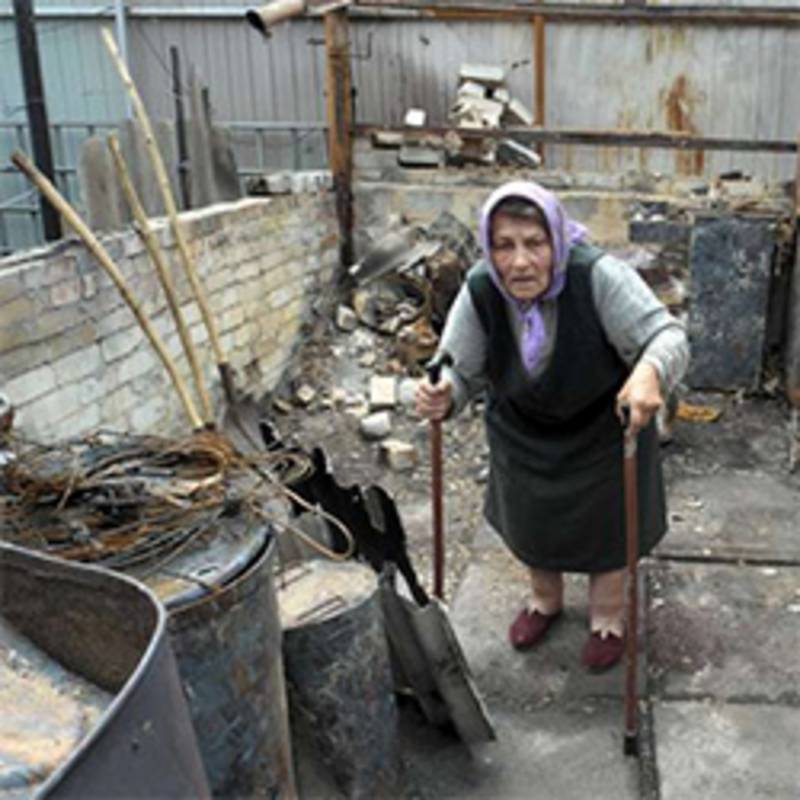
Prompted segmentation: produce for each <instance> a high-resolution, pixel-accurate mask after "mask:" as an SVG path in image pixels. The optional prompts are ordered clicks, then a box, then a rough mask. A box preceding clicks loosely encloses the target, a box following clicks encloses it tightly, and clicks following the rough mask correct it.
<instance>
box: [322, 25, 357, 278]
mask: <svg viewBox="0 0 800 800" xmlns="http://www.w3.org/2000/svg"><path fill="white" fill-rule="evenodd" d="M325 53H326V76H325V77H326V81H325V84H326V89H327V96H328V162H329V164H330V169H331V172H332V173H333V186H334V191H335V192H336V216H337V219H338V221H339V261H340V263H341V265H342V266H343V267H349V266H350V265H351V264H352V263H353V261H354V253H353V194H352V185H351V184H352V174H353V146H352V128H353V100H352V77H351V73H350V25H349V22H348V19H347V11H346V10H345V9H337V10H335V11H330V12H329V13H327V14H325Z"/></svg>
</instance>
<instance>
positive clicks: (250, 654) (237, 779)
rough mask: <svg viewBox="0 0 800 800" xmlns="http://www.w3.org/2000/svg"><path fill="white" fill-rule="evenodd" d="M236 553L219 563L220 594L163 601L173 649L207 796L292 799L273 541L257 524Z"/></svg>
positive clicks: (186, 595)
mask: <svg viewBox="0 0 800 800" xmlns="http://www.w3.org/2000/svg"><path fill="white" fill-rule="evenodd" d="M254 536H255V539H254ZM254 543H255V544H257V545H258V546H257V547H256V548H254ZM237 550H238V553H239V555H238V556H236V557H235V558H234V557H233V556H232V554H231V553H230V552H228V553H227V554H226V555H225V557H224V559H222V560H220V558H219V557H217V558H216V561H217V565H218V567H219V569H221V570H222V571H227V573H228V575H229V577H228V579H227V582H225V583H223V584H222V586H221V588H219V589H216V590H211V591H207V592H206V593H205V596H204V597H201V598H200V599H195V598H196V593H191V594H187V593H183V594H178V595H175V596H173V597H171V598H168V599H167V600H166V604H167V608H168V610H169V623H168V625H169V631H170V637H171V642H172V647H173V649H174V650H175V655H176V657H177V660H178V668H179V670H180V674H181V679H182V681H183V685H184V688H185V690H186V693H187V698H188V701H189V708H190V711H191V714H192V719H193V721H194V725H195V729H196V730H197V732H198V739H199V744H200V752H201V754H202V757H203V763H204V764H205V767H206V771H207V773H208V779H209V783H210V785H211V790H212V793H213V795H214V796H215V797H219V798H233V797H235V798H243V797H259V798H261V797H267V798H293V797H295V796H296V791H295V783H294V771H293V767H292V755H291V739H290V734H289V718H288V710H287V700H286V688H285V683H284V675H283V656H282V653H281V627H280V619H279V616H278V608H277V602H276V598H275V589H274V583H273V559H274V554H275V551H276V542H275V537H274V536H273V535H272V533H271V531H270V530H269V528H261V529H260V530H258V531H256V532H255V533H254V534H252V535H251V534H248V535H247V536H244V537H240V538H239V545H238V547H237ZM242 553H244V554H249V555H248V556H247V557H246V558H243V557H242ZM253 554H254V555H253ZM217 556H219V554H217ZM207 558H210V554H207ZM223 562H224V563H223ZM200 569H205V570H207V571H208V572H209V573H211V572H215V571H219V570H218V569H216V568H212V567H210V566H208V565H206V567H201V568H200ZM236 569H238V570H239V574H238V575H234V573H235V570H236ZM214 582H215V584H217V585H219V583H220V581H218V580H215V581H214Z"/></svg>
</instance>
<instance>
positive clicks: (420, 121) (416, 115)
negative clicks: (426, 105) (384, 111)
mask: <svg viewBox="0 0 800 800" xmlns="http://www.w3.org/2000/svg"><path fill="white" fill-rule="evenodd" d="M427 118H428V115H427V114H426V113H425V110H424V109H422V108H409V109H408V111H406V115H405V116H404V117H403V124H404V125H405V126H407V127H409V128H422V127H424V126H425V121H426V120H427Z"/></svg>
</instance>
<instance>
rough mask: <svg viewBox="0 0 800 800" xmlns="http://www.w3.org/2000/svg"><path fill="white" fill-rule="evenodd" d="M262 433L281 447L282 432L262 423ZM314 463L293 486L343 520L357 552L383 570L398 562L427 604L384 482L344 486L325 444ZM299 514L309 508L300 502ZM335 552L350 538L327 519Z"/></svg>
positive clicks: (316, 451)
mask: <svg viewBox="0 0 800 800" xmlns="http://www.w3.org/2000/svg"><path fill="white" fill-rule="evenodd" d="M261 429H262V436H263V437H264V440H265V444H266V446H267V449H270V448H274V447H276V446H277V439H276V434H275V432H274V430H273V429H271V428H270V427H269V426H268V425H267V424H265V423H262V426H261ZM310 459H311V463H312V466H313V469H312V471H311V472H310V474H308V475H305V476H303V477H302V478H299V479H298V480H296V481H293V482H291V483H290V484H289V485H290V488H291V489H292V490H293V491H294V492H296V493H297V494H298V495H299V496H300V497H301V498H302V499H303V500H305V501H306V502H307V503H310V504H312V505H314V504H318V505H319V506H320V507H321V508H322V509H323V510H324V511H326V512H327V513H328V514H330V515H331V516H333V517H335V518H336V519H338V520H339V521H340V522H341V523H343V524H344V525H345V526H346V527H347V528H348V529H349V531H350V533H351V534H352V535H353V538H354V539H355V545H356V555H357V556H358V557H360V558H361V559H363V560H364V561H366V562H367V563H368V564H369V565H370V566H371V567H372V568H373V569H374V570H375V571H376V572H378V573H380V572H381V570H382V569H383V565H384V563H386V562H391V563H393V564H396V565H397V569H398V570H399V572H400V574H401V575H402V576H403V578H404V580H405V582H406V584H407V586H408V589H409V591H410V592H411V595H412V597H413V598H414V600H415V601H416V602H417V604H419V605H421V606H424V605H426V604H427V602H428V595H427V593H426V592H425V590H424V589H423V588H422V586H421V584H420V582H419V579H418V578H417V574H416V572H415V570H414V567H413V566H412V564H411V559H410V558H409V555H408V548H407V546H406V534H405V530H404V529H403V524H402V522H401V520H400V515H399V514H398V512H397V506H396V505H395V503H394V500H393V499H392V498H391V497H390V496H389V494H388V493H387V492H386V491H385V490H384V489H382V488H381V487H380V486H369V487H367V489H365V490H363V491H362V489H361V487H359V486H357V485H353V486H340V485H339V483H338V482H337V481H336V478H335V477H334V475H333V473H332V472H331V470H330V469H329V467H328V460H327V457H326V456H325V452H324V451H323V450H322V448H320V447H315V448H314V450H312V451H311V456H310ZM293 510H294V512H295V513H298V514H299V513H300V512H301V511H303V510H304V509H302V508H300V506H299V505H296V504H295V505H294V509H293ZM326 525H327V528H328V532H329V534H330V538H331V544H332V547H333V550H334V551H335V552H337V553H344V552H346V551H347V547H348V541H347V540H346V539H345V537H344V535H343V534H342V532H341V531H340V530H339V528H337V527H336V526H335V525H334V524H332V523H331V522H329V521H327V520H326Z"/></svg>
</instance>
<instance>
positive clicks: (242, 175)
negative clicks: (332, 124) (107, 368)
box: [0, 121, 326, 256]
mask: <svg viewBox="0 0 800 800" xmlns="http://www.w3.org/2000/svg"><path fill="white" fill-rule="evenodd" d="M221 127H224V128H227V129H228V130H229V131H230V132H231V133H232V137H233V146H234V152H235V154H236V156H237V173H238V175H239V179H240V180H241V181H242V182H244V181H245V180H246V179H247V178H249V177H252V176H255V175H263V174H264V173H265V172H271V171H277V170H281V169H286V170H302V169H321V168H324V167H325V164H326V143H325V128H326V126H325V123H324V122H257V121H253V122H227V123H221ZM116 128H117V125H116V124H115V123H111V122H85V121H67V122H56V123H52V124H51V125H50V131H51V140H52V144H53V156H54V161H55V168H54V169H55V183H56V185H57V187H58V189H59V191H60V192H61V193H62V194H63V195H64V197H65V198H66V199H67V200H68V201H69V202H70V203H72V204H74V205H75V206H77V207H78V208H80V207H81V205H82V203H81V197H80V189H79V187H78V185H77V178H78V160H79V158H80V148H81V145H82V143H83V141H85V140H86V139H87V138H88V137H90V136H94V135H96V134H102V133H107V132H110V131H113V130H114V129H116ZM70 133H72V134H73V136H71V137H70V135H69V134H70ZM284 134H285V135H287V136H288V145H286V146H283V147H278V148H276V147H274V144H271V143H270V137H272V138H273V139H274V137H276V136H278V135H284ZM315 139H317V140H318V141H314V140H315ZM15 149H21V150H24V151H29V149H30V148H29V135H28V125H27V123H25V122H0V157H1V158H2V165H0V256H3V255H8V254H9V253H13V252H14V251H16V250H18V249H22V248H25V247H35V246H36V245H39V244H41V243H43V242H44V235H43V232H42V229H41V219H40V217H41V212H40V208H39V202H38V198H37V196H36V191H35V190H33V189H30V188H25V187H26V184H25V183H24V179H23V178H22V176H20V175H19V173H18V172H17V170H16V169H15V168H14V167H13V166H11V164H10V163H9V162H8V156H9V155H10V154H11V152H12V151H13V150H15ZM253 151H254V152H255V155H256V158H255V161H253V160H252V159H248V158H245V157H244V156H245V155H250V156H252V153H253ZM13 176H19V181H18V182H16V181H13V182H12V181H11V180H9V178H12V177H13Z"/></svg>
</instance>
